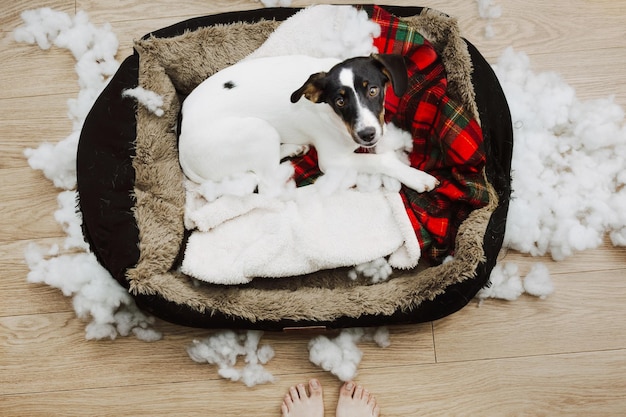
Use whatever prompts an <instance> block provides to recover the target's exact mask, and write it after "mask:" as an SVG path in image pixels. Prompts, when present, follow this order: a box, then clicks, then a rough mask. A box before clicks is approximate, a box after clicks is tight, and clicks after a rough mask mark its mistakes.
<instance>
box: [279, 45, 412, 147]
mask: <svg viewBox="0 0 626 417" xmlns="http://www.w3.org/2000/svg"><path fill="white" fill-rule="evenodd" d="M389 83H391V85H392V87H393V92H394V93H395V94H396V95H397V96H398V97H400V96H402V95H403V94H404V92H405V91H406V89H407V86H408V76H407V70H406V65H405V62H404V57H403V56H402V55H391V54H389V55H383V54H381V55H378V54H373V55H371V56H369V57H357V58H350V59H348V60H346V61H343V62H341V63H339V64H337V65H335V66H334V67H333V68H331V69H330V70H329V71H328V72H319V73H316V74H313V75H311V76H310V77H309V79H308V80H307V81H306V82H305V83H304V84H303V85H302V87H300V88H299V89H297V90H296V91H294V92H293V94H292V95H291V102H292V103H296V102H297V101H298V100H300V98H301V97H302V96H304V97H306V98H307V99H308V100H310V101H312V102H314V103H328V105H330V107H331V108H332V109H333V110H334V111H335V113H336V114H337V115H338V116H339V117H340V118H341V120H342V121H343V123H344V124H345V125H346V127H347V129H348V132H349V133H350V136H352V139H353V140H354V141H355V142H356V143H357V144H359V145H360V146H362V147H365V148H369V147H372V146H374V145H376V142H378V140H379V139H380V137H381V136H382V134H383V124H384V117H385V106H384V101H385V88H386V87H387V85H388V84H389Z"/></svg>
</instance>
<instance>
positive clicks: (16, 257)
mask: <svg viewBox="0 0 626 417" xmlns="http://www.w3.org/2000/svg"><path fill="white" fill-rule="evenodd" d="M62 243H63V239H60V238H50V239H37V240H34V241H28V240H20V241H16V242H9V243H0V259H2V271H0V294H2V299H3V300H19V302H3V303H0V317H8V316H18V315H30V314H42V313H51V312H61V311H65V312H67V311H73V310H72V306H71V300H69V299H68V298H67V297H64V296H63V295H62V294H61V291H59V290H57V289H55V288H52V287H50V286H48V285H44V284H30V283H28V282H27V281H26V277H27V275H28V272H29V270H28V266H27V265H26V262H25V260H24V251H25V250H26V247H27V246H28V245H30V244H38V245H41V246H44V247H51V246H52V245H53V244H59V245H61V244H62ZM68 273H71V271H69V272H68Z"/></svg>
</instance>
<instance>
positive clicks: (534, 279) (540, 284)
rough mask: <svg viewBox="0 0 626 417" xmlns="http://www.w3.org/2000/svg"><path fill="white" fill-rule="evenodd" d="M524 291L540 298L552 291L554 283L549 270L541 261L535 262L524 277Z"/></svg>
mask: <svg viewBox="0 0 626 417" xmlns="http://www.w3.org/2000/svg"><path fill="white" fill-rule="evenodd" d="M524 291H526V292H527V293H528V294H530V295H533V296H535V297H539V298H541V299H545V298H546V297H548V296H549V295H550V294H552V293H553V292H554V284H553V283H552V279H551V278H550V271H548V267H547V266H546V265H545V264H543V263H540V262H538V263H535V264H533V266H532V267H531V268H530V271H529V272H528V274H526V277H525V278H524Z"/></svg>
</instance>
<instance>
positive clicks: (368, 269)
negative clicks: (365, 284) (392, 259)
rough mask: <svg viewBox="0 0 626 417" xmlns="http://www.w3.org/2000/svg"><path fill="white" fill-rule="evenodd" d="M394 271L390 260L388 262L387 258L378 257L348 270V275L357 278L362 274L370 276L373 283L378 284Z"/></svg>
mask: <svg viewBox="0 0 626 417" xmlns="http://www.w3.org/2000/svg"><path fill="white" fill-rule="evenodd" d="M392 273H393V269H392V268H391V265H389V262H387V259H385V258H378V259H374V260H373V261H370V262H365V263H362V264H359V265H357V266H355V267H354V268H353V269H351V270H350V271H349V272H348V276H349V277H350V279H352V280H356V279H357V278H358V277H359V275H362V276H364V277H366V278H369V279H370V281H371V282H372V284H376V283H378V282H383V281H386V280H387V279H388V278H389V277H390V276H391V274H392Z"/></svg>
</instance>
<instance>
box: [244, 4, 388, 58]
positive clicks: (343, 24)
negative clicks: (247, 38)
mask: <svg viewBox="0 0 626 417" xmlns="http://www.w3.org/2000/svg"><path fill="white" fill-rule="evenodd" d="M380 33H381V29H380V26H379V25H378V24H377V23H375V22H373V21H371V20H370V19H369V16H368V15H367V12H365V11H364V10H357V9H356V8H355V7H352V6H333V5H315V6H310V7H307V8H306V9H303V10H301V11H299V12H298V13H296V14H294V15H293V16H291V17H290V18H288V19H287V20H285V21H284V22H283V23H281V24H280V26H278V28H276V30H275V31H274V32H273V33H272V34H271V35H270V36H269V38H268V39H267V41H265V42H264V43H263V45H261V46H260V47H259V48H258V49H257V50H256V51H254V52H252V54H250V55H249V56H248V57H246V59H252V58H260V57H266V56H280V55H309V56H313V57H319V58H328V57H332V58H338V59H342V60H343V59H347V58H352V57H355V56H366V55H369V54H371V53H374V52H378V51H377V49H376V48H375V47H374V38H376V37H378V36H380Z"/></svg>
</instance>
